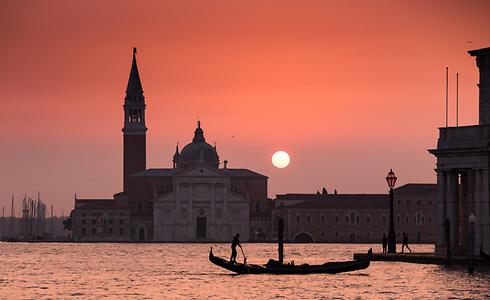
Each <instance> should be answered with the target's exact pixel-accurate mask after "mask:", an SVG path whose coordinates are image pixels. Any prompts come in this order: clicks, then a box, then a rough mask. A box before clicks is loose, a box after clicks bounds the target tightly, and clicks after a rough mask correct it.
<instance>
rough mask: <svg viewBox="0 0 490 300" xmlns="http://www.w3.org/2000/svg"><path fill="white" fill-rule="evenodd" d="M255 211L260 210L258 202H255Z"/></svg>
mask: <svg viewBox="0 0 490 300" xmlns="http://www.w3.org/2000/svg"><path fill="white" fill-rule="evenodd" d="M255 211H260V202H255Z"/></svg>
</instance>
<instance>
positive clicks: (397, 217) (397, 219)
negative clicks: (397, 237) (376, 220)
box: [396, 215, 400, 224]
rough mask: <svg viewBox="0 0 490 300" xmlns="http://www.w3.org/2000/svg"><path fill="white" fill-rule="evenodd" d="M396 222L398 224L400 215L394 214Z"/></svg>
mask: <svg viewBox="0 0 490 300" xmlns="http://www.w3.org/2000/svg"><path fill="white" fill-rule="evenodd" d="M396 223H398V224H400V215H396Z"/></svg>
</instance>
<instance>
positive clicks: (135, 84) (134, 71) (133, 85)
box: [126, 47, 143, 92]
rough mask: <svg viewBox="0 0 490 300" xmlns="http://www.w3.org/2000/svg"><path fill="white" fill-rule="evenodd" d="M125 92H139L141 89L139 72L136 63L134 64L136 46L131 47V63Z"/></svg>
mask: <svg viewBox="0 0 490 300" xmlns="http://www.w3.org/2000/svg"><path fill="white" fill-rule="evenodd" d="M126 91H127V92H140V91H143V88H142V87H141V80H140V74H139V72H138V65H137V64H136V47H134V48H133V64H132V65H131V72H130V73H129V80H128V87H127V89H126Z"/></svg>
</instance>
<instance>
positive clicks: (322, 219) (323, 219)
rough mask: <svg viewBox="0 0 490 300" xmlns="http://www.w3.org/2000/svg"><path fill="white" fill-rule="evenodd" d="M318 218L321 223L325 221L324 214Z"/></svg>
mask: <svg viewBox="0 0 490 300" xmlns="http://www.w3.org/2000/svg"><path fill="white" fill-rule="evenodd" d="M320 219H321V221H322V223H325V216H324V215H322V216H321V217H320Z"/></svg>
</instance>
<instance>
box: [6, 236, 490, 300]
mask: <svg viewBox="0 0 490 300" xmlns="http://www.w3.org/2000/svg"><path fill="white" fill-rule="evenodd" d="M210 246H213V247H214V250H213V252H214V254H215V255H217V256H225V257H228V256H229V254H230V247H229V245H228V244H109V243H107V244H104V243H103V244H68V243H60V244H56V243H46V244H43V243H35V244H28V243H0V255H1V256H0V263H1V265H0V270H1V271H0V298H1V299H44V298H46V299H48V298H49V299H53V298H57V299H58V298H73V297H75V298H79V299H102V298H108V299H126V298H129V299H174V298H177V299H179V298H182V299H203V298H220V299H240V298H247V299H252V298H255V299H278V298H282V299H300V298H303V299H332V298H335V299H352V298H358V299H385V298H386V299H389V298H396V299H415V298H419V299H437V298H440V299H448V298H476V299H488V298H490V271H488V270H486V271H484V270H478V269H477V272H476V274H474V275H469V274H467V273H466V270H465V268H462V267H453V268H449V269H448V268H445V267H441V266H435V265H419V264H408V263H388V262H372V263H371V266H370V267H369V268H368V269H365V270H362V271H356V272H351V273H343V274H337V275H327V274H319V275H306V276H305V275H281V276H279V275H233V274H231V273H230V272H229V271H227V270H224V269H220V268H218V267H217V266H215V265H212V264H211V263H210V262H209V261H208V253H209V247H210ZM369 247H373V249H374V250H375V251H379V250H380V247H379V245H365V244H286V245H285V260H286V261H290V260H294V261H295V263H296V264H299V263H302V262H308V263H311V264H312V263H321V262H325V261H330V260H351V259H352V253H353V252H361V251H367V249H369ZM244 250H245V254H246V255H247V256H248V262H249V263H265V262H266V261H267V260H268V259H269V258H271V257H276V256H277V245H275V244H244ZM412 250H414V251H417V252H430V251H432V250H433V246H432V245H413V246H412ZM240 254H241V253H239V260H240V259H242V257H241V255H240Z"/></svg>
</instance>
